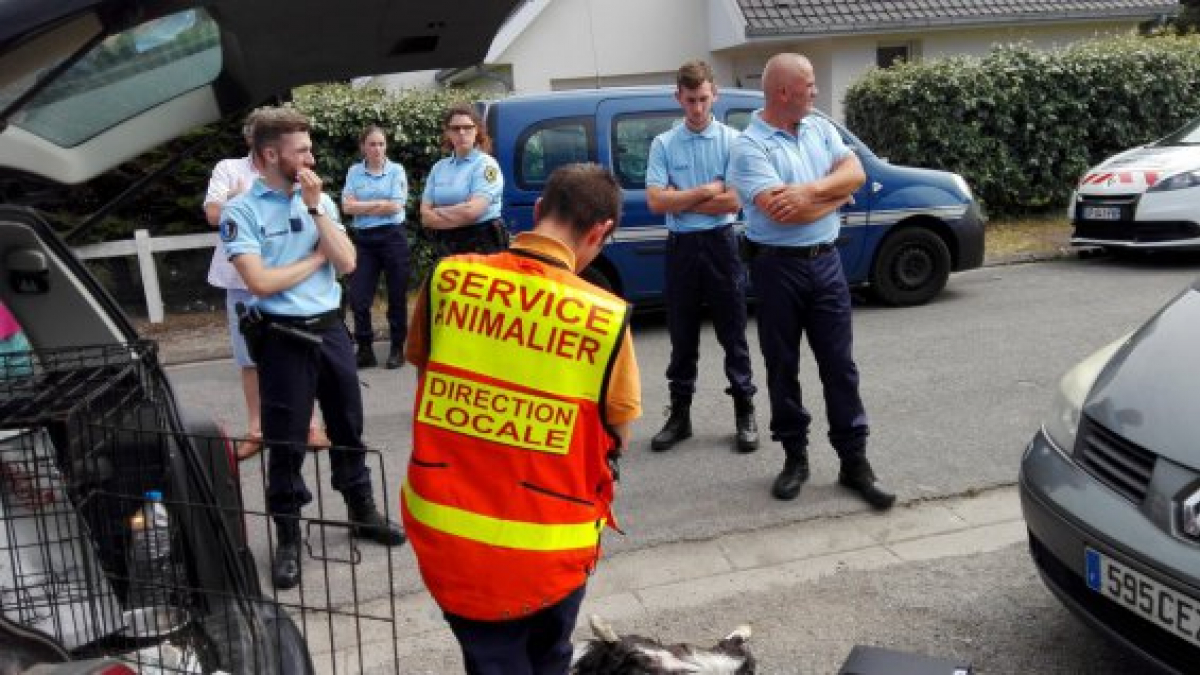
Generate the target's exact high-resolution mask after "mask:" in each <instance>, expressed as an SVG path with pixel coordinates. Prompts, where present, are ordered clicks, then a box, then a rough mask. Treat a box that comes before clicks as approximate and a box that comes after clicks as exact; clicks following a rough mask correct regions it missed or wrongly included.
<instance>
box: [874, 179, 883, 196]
mask: <svg viewBox="0 0 1200 675" xmlns="http://www.w3.org/2000/svg"><path fill="white" fill-rule="evenodd" d="M882 189H883V183H880V182H879V181H877V180H873V181H871V194H875V193H876V192H879V191H880V190H882Z"/></svg>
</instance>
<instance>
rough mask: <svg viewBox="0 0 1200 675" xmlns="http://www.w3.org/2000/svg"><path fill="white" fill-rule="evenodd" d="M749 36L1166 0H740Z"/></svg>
mask: <svg viewBox="0 0 1200 675" xmlns="http://www.w3.org/2000/svg"><path fill="white" fill-rule="evenodd" d="M737 4H738V6H739V7H740V8H741V10H742V15H743V16H744V17H745V18H746V37H766V36H783V35H822V34H828V33H837V34H845V33H875V32H880V31H890V30H904V29H913V28H917V29H925V28H937V27H947V28H948V27H954V26H984V25H990V24H997V23H1014V22H1022V23H1029V22H1049V21H1054V22H1058V21H1088V20H1092V21H1095V20H1109V19H1136V20H1146V19H1152V18H1154V17H1155V16H1158V15H1174V14H1176V13H1178V11H1179V3H1177V2H1163V1H1162V0H894V1H893V0H844V1H842V2H828V1H827V0H737Z"/></svg>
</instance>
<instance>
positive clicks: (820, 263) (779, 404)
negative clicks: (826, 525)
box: [728, 53, 896, 510]
mask: <svg viewBox="0 0 1200 675" xmlns="http://www.w3.org/2000/svg"><path fill="white" fill-rule="evenodd" d="M762 85H763V98H764V106H763V108H762V109H760V110H756V111H754V113H752V114H751V116H750V124H749V125H748V126H747V127H746V130H745V131H744V132H742V135H741V136H739V137H738V138H737V140H736V141H734V144H733V147H732V148H731V151H730V160H729V176H728V180H729V182H730V183H731V184H732V185H733V186H734V188H736V190H737V192H738V197H739V198H740V199H741V202H742V204H743V208H744V209H745V214H746V240H747V246H746V249H747V250H748V252H749V257H750V278H751V281H752V282H753V285H754V288H755V291H756V292H757V293H758V298H759V313H758V336H759V346H760V347H761V348H762V352H763V361H764V362H765V363H766V367H767V386H768V391H769V394H770V398H771V436H772V438H775V439H777V440H778V441H779V442H780V444H781V445H783V451H784V462H783V469H782V470H781V471H780V472H779V475H778V476H777V477H776V479H775V483H774V485H773V486H772V488H771V493H772V494H773V495H774V496H775V497H776V498H777V499H781V500H792V499H795V498H796V497H797V496H798V495H799V494H800V489H801V487H802V486H803V485H804V483H805V481H807V480H808V477H809V471H808V441H809V438H808V429H809V424H810V422H811V421H812V415H811V414H810V413H809V412H808V410H807V409H806V408H805V407H804V403H803V400H802V398H801V392H800V384H799V378H798V375H799V367H800V342H801V339H802V338H807V342H808V345H809V347H810V349H811V350H812V355H813V358H814V359H815V360H816V362H817V367H818V370H819V372H820V374H821V382H822V385H823V392H824V394H825V414H826V418H827V421H828V423H829V443H830V445H832V446H833V449H834V451H835V452H837V455H838V458H839V459H840V460H841V472H840V474H839V475H838V483H839V484H841V485H842V486H843V487H846V488H848V489H849V490H851V491H853V492H855V493H856V494H858V495H859V496H860V497H862V499H863V500H865V501H866V502H867V503H868V504H870V505H871V506H872V507H874V508H876V509H880V510H883V509H888V508H891V506H892V504H894V503H895V501H896V496H895V495H894V494H892V493H890V492H888V491H887V490H885V489H884V488H883V487H881V486H880V484H879V481H878V480H877V478H876V476H875V472H874V470H873V468H872V467H871V464H870V462H868V461H867V436H868V435H869V433H870V428H869V427H868V425H867V413H866V410H865V409H864V407H863V402H862V398H861V397H860V396H859V375H858V366H857V365H856V364H855V362H854V356H853V354H852V349H851V346H852V344H853V342H854V337H853V330H852V326H851V315H850V290H849V287H848V286H847V283H846V276H845V274H844V272H843V271H842V261H841V256H840V255H839V254H838V250H837V239H838V232H839V230H840V229H841V220H840V216H839V214H838V210H839V209H840V208H841V207H842V206H843V205H844V204H847V203H848V202H850V201H851V199H852V198H853V195H854V192H855V191H856V190H858V188H859V187H861V186H862V184H863V183H864V182H865V181H866V174H865V173H864V172H863V168H862V164H860V163H859V161H858V158H857V157H856V156H855V155H854V153H853V152H852V151H851V150H850V148H849V147H847V146H846V144H845V142H843V140H842V137H841V136H840V135H839V134H838V132H837V129H836V128H834V126H833V124H832V123H830V122H829V121H828V120H827V119H825V118H824V117H822V116H820V115H817V114H813V101H814V100H815V99H816V95H817V73H816V72H815V70H814V69H813V66H812V62H811V61H809V60H808V59H807V58H805V57H804V56H802V55H800V54H790V53H783V54H776V55H775V56H772V57H771V58H770V59H769V60H768V61H767V64H766V67H765V68H764V69H763V76H762Z"/></svg>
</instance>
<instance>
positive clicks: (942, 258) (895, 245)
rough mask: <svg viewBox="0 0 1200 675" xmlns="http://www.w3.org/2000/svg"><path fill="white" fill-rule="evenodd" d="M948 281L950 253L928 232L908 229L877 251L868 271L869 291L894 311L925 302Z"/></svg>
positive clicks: (940, 290) (894, 234) (939, 291)
mask: <svg viewBox="0 0 1200 675" xmlns="http://www.w3.org/2000/svg"><path fill="white" fill-rule="evenodd" d="M949 278H950V249H949V248H947V247H946V242H944V241H942V238H941V237H939V236H937V234H936V233H934V232H933V231H931V230H927V229H925V228H919V227H917V228H908V229H904V230H900V231H898V232H895V233H893V234H891V235H890V236H889V237H888V238H887V239H885V240H884V242H883V245H882V246H880V247H879V253H877V254H876V256H875V264H874V266H873V267H872V269H871V289H872V291H873V292H874V294H875V297H877V298H879V300H880V301H882V302H883V303H884V304H888V305H895V306H898V307H902V306H907V305H921V304H924V303H926V302H929V301H930V300H932V299H933V297H934V296H936V295H937V294H938V293H941V292H942V289H943V288H945V287H946V281H947V280H948V279H949Z"/></svg>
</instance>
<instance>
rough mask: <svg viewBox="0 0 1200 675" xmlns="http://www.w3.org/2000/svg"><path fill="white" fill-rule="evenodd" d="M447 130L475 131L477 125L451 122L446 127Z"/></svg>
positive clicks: (459, 131)
mask: <svg viewBox="0 0 1200 675" xmlns="http://www.w3.org/2000/svg"><path fill="white" fill-rule="evenodd" d="M446 130H447V131H455V132H458V133H460V134H461V133H466V132H468V131H475V125H474V124H451V125H449V126H447V127H446Z"/></svg>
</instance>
